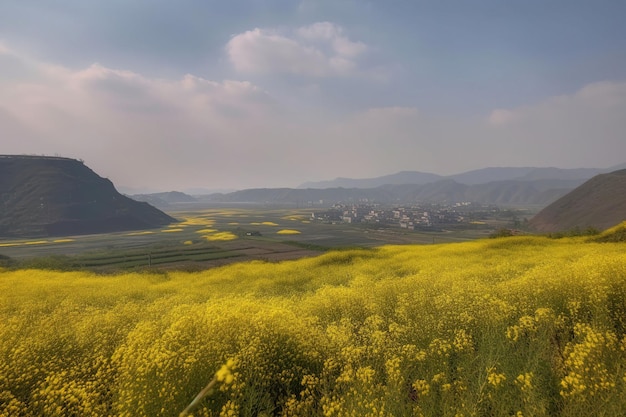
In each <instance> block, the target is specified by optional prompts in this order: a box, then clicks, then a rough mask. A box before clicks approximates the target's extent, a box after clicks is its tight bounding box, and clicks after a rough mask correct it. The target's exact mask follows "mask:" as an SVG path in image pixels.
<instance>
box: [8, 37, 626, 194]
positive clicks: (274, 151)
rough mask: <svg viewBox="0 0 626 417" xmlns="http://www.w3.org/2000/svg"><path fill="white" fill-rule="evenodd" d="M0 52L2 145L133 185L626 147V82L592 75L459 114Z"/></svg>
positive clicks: (605, 154)
mask: <svg viewBox="0 0 626 417" xmlns="http://www.w3.org/2000/svg"><path fill="white" fill-rule="evenodd" d="M307 30H308V32H307V34H306V35H298V36H300V37H299V38H298V39H302V37H304V36H308V37H309V38H310V41H308V42H311V45H312V44H313V39H315V42H322V43H324V42H326V43H325V45H326V46H327V47H328V48H333V46H332V45H331V44H330V43H328V42H327V40H328V39H337V38H338V37H340V36H342V35H341V34H342V32H341V31H340V30H339V29H338V28H337V27H335V26H326V25H322V26H318V27H309V28H308V29H307ZM294 36H296V35H294ZM329 50H332V51H334V49H329ZM333 54H335V52H333ZM328 56H330V55H328ZM2 58H6V59H4V60H3V59H2ZM0 65H2V67H0V73H3V75H4V74H6V73H5V72H4V70H5V69H6V68H13V69H14V71H13V72H12V73H11V77H10V78H6V77H3V78H2V80H0V126H1V127H2V129H3V130H2V133H3V136H2V152H3V153H18V154H20V153H34V154H49V155H50V154H52V155H53V154H60V155H64V156H70V157H74V158H81V159H84V160H85V161H86V163H87V164H88V165H89V166H90V167H91V168H93V169H94V170H95V171H96V172H98V173H99V174H101V175H103V176H106V177H109V178H110V179H111V180H112V181H113V182H114V183H115V184H118V185H125V186H131V187H150V188H153V189H159V190H163V191H166V190H172V189H184V188H187V187H211V188H241V187H262V186H295V185H298V184H299V183H301V182H304V181H307V180H319V179H329V178H335V177H337V176H347V177H371V176H375V175H384V174H390V173H393V172H397V171H400V170H420V171H431V172H435V173H440V174H452V173H457V172H461V171H464V170H468V169H474V168H481V167H485V166H496V165H498V166H529V165H535V166H560V167H577V166H578V167H580V166H586V167H593V166H597V167H608V166H611V165H615V164H618V163H622V162H624V161H625V158H624V156H623V155H626V141H624V137H623V132H624V131H626V121H625V120H624V117H623V115H624V114H626V83H619V82H602V83H592V84H589V85H587V86H584V87H583V88H581V89H580V90H578V91H576V92H573V93H572V94H569V95H562V96H556V97H547V98H545V99H544V100H542V101H540V102H538V103H534V104H530V105H527V106H524V107H519V108H511V109H494V110H493V111H492V112H491V114H490V115H488V117H484V118H483V117H480V118H459V117H456V116H454V117H453V116H451V115H446V114H432V113H429V111H428V109H423V108H416V107H414V106H411V105H405V106H398V105H396V106H394V105H390V106H372V107H371V108H361V109H359V108H357V107H356V106H355V107H347V106H336V107H334V108H332V109H328V108H326V107H325V106H321V105H320V106H316V105H315V104H311V103H308V102H307V103H305V104H301V103H299V102H298V101H297V100H295V101H293V100H289V99H285V98H281V96H280V95H278V96H277V95H273V93H272V92H271V91H265V90H264V89H262V88H260V87H259V86H257V85H255V84H254V83H252V82H249V81H245V80H244V81H242V80H222V81H215V80H210V79H207V78H203V77H199V76H197V75H194V74H187V75H184V76H181V77H177V78H171V79H168V78H155V77H150V76H148V75H146V74H143V73H140V72H136V71H129V70H126V69H119V68H111V67H109V66H107V65H104V64H93V65H89V66H86V67H82V68H78V69H73V68H67V67H63V66H59V65H53V64H50V63H47V62H39V61H36V60H32V59H26V58H24V57H22V56H21V55H20V54H19V52H15V51H14V52H11V53H10V54H3V55H0ZM20 68H27V69H28V71H17V70H15V69H20Z"/></svg>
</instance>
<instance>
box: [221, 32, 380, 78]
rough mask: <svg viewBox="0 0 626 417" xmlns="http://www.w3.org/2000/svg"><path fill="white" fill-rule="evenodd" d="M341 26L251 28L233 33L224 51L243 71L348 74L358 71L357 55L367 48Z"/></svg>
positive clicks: (314, 74)
mask: <svg viewBox="0 0 626 417" xmlns="http://www.w3.org/2000/svg"><path fill="white" fill-rule="evenodd" d="M367 49H368V48H367V46H366V45H365V44H364V43H362V42H354V41H352V40H350V39H349V38H348V37H347V36H345V34H344V29H343V28H342V27H341V26H338V25H335V24H333V23H330V22H318V23H314V24H312V25H309V26H304V27H300V28H298V29H296V30H295V31H292V32H287V33H285V32H284V31H280V30H277V29H258V28H257V29H254V30H249V31H246V32H244V33H241V34H238V35H235V36H233V37H232V38H231V39H230V41H229V42H228V44H227V45H226V52H227V54H228V57H229V59H230V62H231V63H232V65H233V66H234V68H235V69H236V70H237V71H238V72H240V73H244V74H271V73H288V74H297V75H304V76H311V77H330V76H348V75H353V74H355V73H357V72H358V58H359V57H360V56H361V55H363V54H364V53H365V52H366V51H367Z"/></svg>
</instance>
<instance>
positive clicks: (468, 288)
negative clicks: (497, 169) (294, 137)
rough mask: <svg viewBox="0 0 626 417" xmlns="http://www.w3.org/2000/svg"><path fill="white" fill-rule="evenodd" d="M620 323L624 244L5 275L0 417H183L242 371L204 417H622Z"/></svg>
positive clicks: (467, 247)
mask: <svg viewBox="0 0 626 417" xmlns="http://www.w3.org/2000/svg"><path fill="white" fill-rule="evenodd" d="M625 317H626V252H625V251H624V246H623V244H620V243H591V242H585V241H583V240H582V239H561V240H549V239H545V238H533V237H518V238H507V239H493V240H484V241H477V242H472V243H462V244H449V245H431V246H387V247H382V248H379V249H375V250H353V251H341V252H330V253H327V254H324V255H322V256H319V257H316V258H310V259H302V260H299V261H293V262H283V263H280V264H266V263H261V262H252V263H245V264H236V265H231V266H228V267H223V268H217V269H212V270H208V271H205V272H202V273H194V274H190V273H182V272H176V273H174V272H172V273H168V274H125V275H117V276H97V275H93V274H88V273H83V272H66V273H57V272H50V271H42V270H23V271H12V272H10V271H5V272H0V323H2V324H1V325H0V415H72V414H73V415H85V414H89V415H110V414H113V415H146V416H168V415H177V414H178V412H180V411H181V410H182V409H184V408H185V406H186V405H187V404H188V403H189V402H190V401H191V399H192V398H193V397H194V396H195V394H196V393H197V392H199V391H200V390H201V389H202V388H203V387H204V386H205V385H206V384H207V382H209V381H210V380H211V379H212V378H213V375H214V373H215V372H216V371H217V370H219V369H220V367H221V366H222V364H224V363H225V362H226V361H227V360H228V359H231V360H233V361H234V362H232V363H233V364H234V365H233V366H231V367H229V368H228V369H226V370H224V369H222V372H221V374H220V375H221V379H222V380H223V381H222V382H220V383H218V385H217V387H218V388H217V389H216V390H214V392H212V393H211V394H210V395H209V396H208V397H207V398H206V399H205V400H204V401H202V402H201V404H200V406H199V407H198V408H197V409H196V410H195V411H196V414H195V415H219V414H220V412H221V413H222V414H223V415H243V416H252V415H263V414H264V413H265V415H286V416H287V415H293V416H296V415H329V416H344V415H355V416H356V415H358V416H365V415H389V416H391V415H395V416H398V415H421V414H423V415H428V416H447V415H450V416H452V415H455V414H457V413H459V414H461V415H477V416H492V415H493V416H500V415H535V416H540V415H551V416H552V415H562V416H579V415H590V414H594V413H595V414H596V415H608V416H612V415H616V416H617V415H621V413H622V410H624V409H626V394H624V393H625V392H626V381H625V375H626V369H625V368H626V366H625V365H626V353H625V352H624V351H625V349H626V338H625V333H626V320H625ZM225 372H226V373H228V374H229V376H234V378H233V379H232V380H231V379H230V377H225ZM229 411H230V412H232V413H234V414H228V413H229Z"/></svg>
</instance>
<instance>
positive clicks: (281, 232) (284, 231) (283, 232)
mask: <svg viewBox="0 0 626 417" xmlns="http://www.w3.org/2000/svg"><path fill="white" fill-rule="evenodd" d="M300 233H301V232H300V231H299V230H295V229H281V230H279V231H278V232H276V234H277V235H299V234H300Z"/></svg>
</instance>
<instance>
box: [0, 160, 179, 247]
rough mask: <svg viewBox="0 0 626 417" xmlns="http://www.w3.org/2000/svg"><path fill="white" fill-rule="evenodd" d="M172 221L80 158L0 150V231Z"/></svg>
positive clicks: (84, 229) (49, 232)
mask: <svg viewBox="0 0 626 417" xmlns="http://www.w3.org/2000/svg"><path fill="white" fill-rule="evenodd" d="M174 221H175V219H173V218H172V217H170V216H168V215H167V214H165V213H163V212H162V211H160V210H158V209H156V208H154V207H152V206H151V205H149V204H148V203H140V202H137V201H134V200H132V199H130V198H128V197H125V196H123V195H121V194H120V193H118V192H117V191H116V189H115V187H114V186H113V184H112V183H111V181H109V180H108V179H106V178H102V177H100V176H99V175H97V174H96V173H95V172H93V171H92V170H91V169H89V168H88V167H87V166H85V165H84V164H83V163H82V162H81V161H77V160H74V159H69V158H59V157H37V156H9V155H2V156H0V236H3V237H35V236H65V235H77V234H91V233H107V232H115V231H124V230H139V229H148V228H154V227H159V226H163V225H167V224H169V223H172V222H174Z"/></svg>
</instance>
